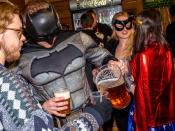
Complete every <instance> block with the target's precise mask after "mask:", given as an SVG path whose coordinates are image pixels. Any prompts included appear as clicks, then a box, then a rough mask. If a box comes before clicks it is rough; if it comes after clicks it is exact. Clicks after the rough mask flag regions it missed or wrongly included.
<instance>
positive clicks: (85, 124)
mask: <svg viewBox="0 0 175 131" xmlns="http://www.w3.org/2000/svg"><path fill="white" fill-rule="evenodd" d="M95 118H96V119H95ZM102 123H103V121H102V118H101V116H100V115H99V113H98V112H96V111H95V110H94V109H93V108H87V109H86V110H85V112H84V113H82V115H81V116H80V118H78V119H76V120H74V121H72V122H70V123H68V124H67V125H66V127H64V129H55V128H53V120H52V116H51V115H50V114H49V113H48V112H47V111H45V110H44V109H42V107H41V105H40V104H39V102H38V101H37V100H36V99H35V97H34V96H33V90H32V86H31V85H30V84H28V83H27V82H26V81H25V80H24V79H23V78H22V77H21V76H19V75H16V74H14V73H13V72H11V71H9V70H8V69H7V68H6V67H4V66H3V65H0V130H1V131H4V130H7V131H43V130H44V131H52V130H54V131H56V130H59V131H62V130H65V131H66V130H75V131H79V130H82V131H86V130H87V131H95V130H98V128H99V124H100V125H101V124H102Z"/></svg>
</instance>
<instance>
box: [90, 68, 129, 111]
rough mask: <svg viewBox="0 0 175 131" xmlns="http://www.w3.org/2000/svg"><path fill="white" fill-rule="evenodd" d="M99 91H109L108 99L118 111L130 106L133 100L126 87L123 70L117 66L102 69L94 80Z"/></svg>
mask: <svg viewBox="0 0 175 131" xmlns="http://www.w3.org/2000/svg"><path fill="white" fill-rule="evenodd" d="M93 80H94V82H95V84H96V86H97V88H98V90H102V91H103V90H106V91H108V98H109V99H110V101H111V103H112V105H113V107H114V108H116V109H123V108H125V107H127V106H128V105H129V104H130V101H131V98H130V94H129V93H128V91H127V89H126V85H125V81H124V78H123V76H122V73H121V70H120V68H119V67H118V66H117V65H104V66H102V67H100V68H99V69H98V70H97V72H96V74H95V75H94V78H93Z"/></svg>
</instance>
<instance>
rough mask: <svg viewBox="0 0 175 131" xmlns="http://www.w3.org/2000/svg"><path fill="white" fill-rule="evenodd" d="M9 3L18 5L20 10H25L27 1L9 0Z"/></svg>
mask: <svg viewBox="0 0 175 131" xmlns="http://www.w3.org/2000/svg"><path fill="white" fill-rule="evenodd" d="M9 1H11V2H12V3H14V4H16V5H17V6H18V7H19V8H20V10H22V9H23V8H24V5H25V0H9Z"/></svg>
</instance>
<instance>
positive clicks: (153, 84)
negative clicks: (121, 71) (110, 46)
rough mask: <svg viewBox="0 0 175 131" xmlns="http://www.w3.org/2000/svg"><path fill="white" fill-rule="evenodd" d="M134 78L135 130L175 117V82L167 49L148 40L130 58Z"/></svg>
mask: <svg viewBox="0 0 175 131" xmlns="http://www.w3.org/2000/svg"><path fill="white" fill-rule="evenodd" d="M130 67H131V71H132V73H133V76H134V80H135V85H136V88H135V93H134V102H135V111H134V121H135V123H136V131H147V130H148V127H157V126H160V125H165V124H168V123H171V122H174V121H175V84H174V74H173V72H174V71H173V63H172V55H171V52H170V49H169V48H167V50H165V49H164V48H163V46H162V45H160V44H158V43H156V42H151V43H149V44H148V45H147V46H146V47H145V48H144V50H143V51H142V52H140V53H137V54H136V55H135V56H134V57H133V59H132V60H131V62H130Z"/></svg>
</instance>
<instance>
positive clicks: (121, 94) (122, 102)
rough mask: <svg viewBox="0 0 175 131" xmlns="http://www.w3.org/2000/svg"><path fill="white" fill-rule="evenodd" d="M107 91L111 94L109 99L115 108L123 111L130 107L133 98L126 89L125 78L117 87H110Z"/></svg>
mask: <svg viewBox="0 0 175 131" xmlns="http://www.w3.org/2000/svg"><path fill="white" fill-rule="evenodd" d="M106 90H107V91H108V93H109V94H108V98H109V99H110V101H111V103H112V105H113V107H114V108H116V109H123V108H125V107H127V106H128V105H129V103H130V101H131V100H130V99H131V98H130V94H129V93H128V91H127V89H126V85H125V82H124V79H123V77H121V79H120V80H119V81H118V82H117V83H116V85H115V86H113V87H108V88H106Z"/></svg>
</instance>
